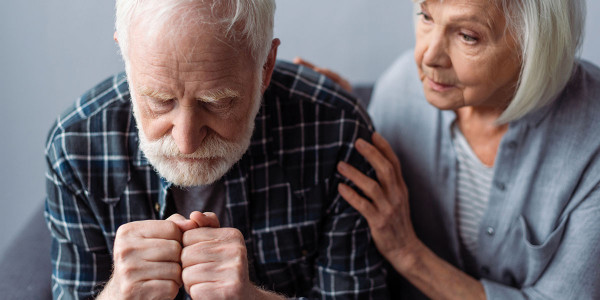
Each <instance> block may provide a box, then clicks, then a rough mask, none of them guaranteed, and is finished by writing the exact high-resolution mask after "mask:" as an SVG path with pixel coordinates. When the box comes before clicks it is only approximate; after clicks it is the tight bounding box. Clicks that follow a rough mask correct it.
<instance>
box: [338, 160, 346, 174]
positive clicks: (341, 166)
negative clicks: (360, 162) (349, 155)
mask: <svg viewBox="0 0 600 300" xmlns="http://www.w3.org/2000/svg"><path fill="white" fill-rule="evenodd" d="M347 169H348V167H347V166H346V163H345V162H343V161H340V162H339V163H338V170H339V171H340V172H343V171H346V170H347Z"/></svg>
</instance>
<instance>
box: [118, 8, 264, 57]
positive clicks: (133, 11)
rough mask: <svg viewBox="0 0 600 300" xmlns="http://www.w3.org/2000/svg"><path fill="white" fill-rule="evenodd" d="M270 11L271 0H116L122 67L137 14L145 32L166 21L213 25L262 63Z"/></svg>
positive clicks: (176, 28) (177, 27) (175, 27)
mask: <svg viewBox="0 0 600 300" xmlns="http://www.w3.org/2000/svg"><path fill="white" fill-rule="evenodd" d="M274 14H275V0H116V18H115V30H116V32H117V36H118V39H119V47H120V48H121V55H122V56H123V60H124V61H125V65H126V68H128V65H129V60H128V55H129V53H128V52H127V51H128V49H129V33H130V27H131V23H132V22H135V21H136V20H137V19H136V18H137V17H139V16H142V17H141V18H140V19H143V21H144V23H143V24H144V26H145V27H144V32H145V33H147V34H152V33H153V31H156V30H159V29H162V28H163V27H164V26H165V25H166V24H167V23H168V24H169V26H172V27H173V28H170V29H171V30H172V31H179V30H180V29H181V28H180V27H181V26H189V25H192V26H193V25H200V24H208V25H212V26H215V29H216V30H219V31H220V33H222V34H223V36H225V37H226V38H227V39H228V41H229V42H234V43H242V45H243V46H245V47H246V48H247V49H246V50H247V51H250V55H251V56H252V57H253V58H254V60H255V62H256V63H257V64H258V65H259V66H262V65H263V64H264V63H265V61H266V59H267V57H268V54H269V50H270V49H271V40H272V39H273V19H274ZM144 18H145V19H144Z"/></svg>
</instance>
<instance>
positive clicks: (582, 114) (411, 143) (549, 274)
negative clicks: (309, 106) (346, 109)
mask: <svg viewBox="0 0 600 300" xmlns="http://www.w3.org/2000/svg"><path fill="white" fill-rule="evenodd" d="M416 7H417V8H418V13H417V15H418V17H417V20H416V45H415V49H414V60H415V61H416V64H415V63H414V61H413V59H412V58H411V57H409V56H408V55H404V56H401V57H400V58H399V59H398V60H397V61H396V62H395V64H394V65H393V66H392V67H391V68H390V69H389V70H388V71H387V72H386V74H385V75H384V76H383V78H381V79H380V81H379V82H378V84H377V86H376V89H375V92H374V95H373V100H372V103H371V105H370V107H369V112H370V113H371V116H372V118H373V120H374V123H375V125H376V129H378V131H379V133H380V134H374V135H373V138H372V144H370V143H367V142H365V141H363V140H359V141H358V142H357V143H356V147H357V149H358V150H359V151H360V153H361V154H362V155H363V156H364V157H365V158H366V159H367V160H368V161H369V162H370V163H371V164H372V165H373V167H374V168H375V170H376V173H377V178H378V182H377V181H375V180H372V179H370V178H369V177H367V176H365V175H363V174H361V173H360V172H358V171H357V170H356V169H354V168H353V167H352V166H350V165H347V164H344V163H339V165H338V170H339V171H340V173H341V174H343V175H344V176H346V177H348V178H349V179H351V180H352V181H353V182H354V183H355V184H356V185H357V186H358V187H359V188H360V189H361V190H362V192H363V193H364V195H366V197H362V196H360V194H359V193H357V192H356V191H354V190H353V189H351V188H349V187H348V186H345V185H340V186H339V191H340V193H341V194H342V196H343V197H344V198H345V199H346V200H347V201H348V202H349V203H350V204H351V205H352V206H354V207H355V208H356V209H357V210H358V211H360V212H361V213H362V214H363V215H364V216H365V218H366V219H367V220H368V222H369V225H370V228H371V231H372V234H373V238H374V241H375V244H376V245H377V247H378V249H379V250H380V252H381V253H382V254H383V255H384V256H385V257H386V258H387V260H388V261H389V263H390V265H391V266H392V267H393V268H394V269H395V270H396V271H397V274H392V276H393V277H394V276H395V280H396V281H392V282H393V283H392V284H391V286H392V288H393V289H395V290H396V295H397V296H405V297H406V298H408V299H417V298H421V297H423V294H424V295H426V296H428V297H430V298H434V299H484V298H487V299H530V298H533V299H542V298H543V299H600V268H599V266H600V136H599V134H598V132H600V69H598V68H597V67H596V66H593V65H591V64H589V63H586V62H583V61H579V60H576V59H575V54H576V52H577V49H578V47H579V45H580V41H581V35H582V32H583V25H582V24H583V16H584V11H585V9H584V1H583V0H552V1H547V0H526V1H516V0H443V1H439V0H427V1H422V2H420V3H417V4H416ZM417 79H420V83H419V82H418V81H417ZM386 140H387V141H386ZM388 141H389V143H388ZM367 198H368V199H367ZM398 275H401V276H398ZM404 279H406V280H407V281H408V282H410V285H409V284H406V282H405V281H404ZM415 288H416V289H415ZM417 290H418V291H417Z"/></svg>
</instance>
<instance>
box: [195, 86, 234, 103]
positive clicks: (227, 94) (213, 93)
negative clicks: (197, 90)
mask: <svg viewBox="0 0 600 300" xmlns="http://www.w3.org/2000/svg"><path fill="white" fill-rule="evenodd" d="M239 97H241V94H240V93H239V92H237V91H235V90H232V89H230V88H224V89H216V90H208V91H204V92H202V94H200V95H199V97H197V99H199V100H201V101H203V102H217V101H219V100H222V99H229V98H239Z"/></svg>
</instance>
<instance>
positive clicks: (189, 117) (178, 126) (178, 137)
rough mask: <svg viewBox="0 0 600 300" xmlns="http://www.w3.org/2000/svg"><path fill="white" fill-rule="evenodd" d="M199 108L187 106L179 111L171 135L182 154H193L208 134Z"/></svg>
mask: <svg viewBox="0 0 600 300" xmlns="http://www.w3.org/2000/svg"><path fill="white" fill-rule="evenodd" d="M207 131H208V129H207V127H206V126H205V124H204V123H203V122H202V117H201V116H200V113H199V112H198V110H196V109H194V108H186V109H183V110H181V111H180V112H178V114H177V117H176V119H175V121H174V122H173V129H172V131H171V135H172V137H173V139H174V140H175V143H176V144H177V148H179V152H181V153H182V154H191V153H194V151H196V149H198V147H200V145H201V144H202V142H203V141H204V138H205V137H206V134H207Z"/></svg>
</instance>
